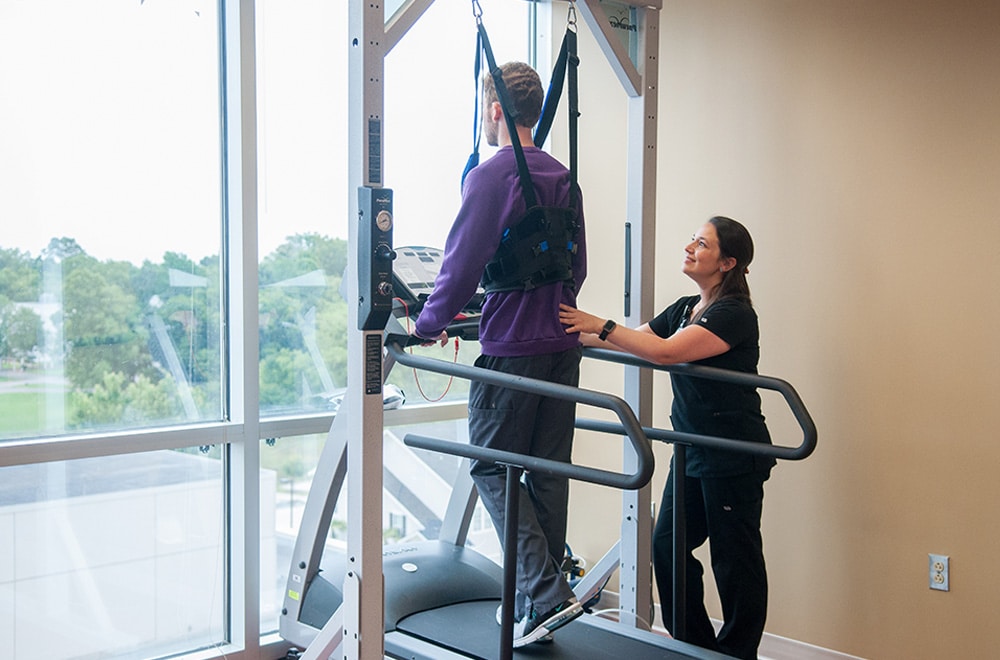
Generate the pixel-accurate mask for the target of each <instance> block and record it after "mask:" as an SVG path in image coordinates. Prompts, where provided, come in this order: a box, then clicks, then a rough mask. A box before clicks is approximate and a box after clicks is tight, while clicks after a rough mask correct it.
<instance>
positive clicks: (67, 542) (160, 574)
mask: <svg viewBox="0 0 1000 660" xmlns="http://www.w3.org/2000/svg"><path fill="white" fill-rule="evenodd" d="M222 482H223V470H222V463H221V461H219V460H218V459H216V458H211V457H209V456H207V455H204V454H202V453H201V452H200V451H199V450H198V449H197V448H192V449H191V450H190V451H158V452H151V453H145V454H128V455H124V456H114V457H109V458H92V459H83V460H75V461H67V462H60V463H46V464H40V465H22V466H16V467H5V468H0V657H4V658H12V659H13V660H30V659H34V658H45V659H46V660H63V659H66V660H69V659H73V658H79V659H83V658H97V657H101V658H135V659H137V660H138V659H141V658H150V657H157V656H162V655H168V654H173V653H179V652H182V651H188V650H191V649H193V648H200V647H206V646H210V645H213V644H218V643H220V642H222V641H223V640H224V638H225V628H224V609H223V602H224V595H225V589H226V586H225V580H224V576H225V565H224V559H223V557H224V555H223V550H224V547H225V543H224V536H223V530H224V524H223V520H224V511H223V500H222V492H223V487H222Z"/></svg>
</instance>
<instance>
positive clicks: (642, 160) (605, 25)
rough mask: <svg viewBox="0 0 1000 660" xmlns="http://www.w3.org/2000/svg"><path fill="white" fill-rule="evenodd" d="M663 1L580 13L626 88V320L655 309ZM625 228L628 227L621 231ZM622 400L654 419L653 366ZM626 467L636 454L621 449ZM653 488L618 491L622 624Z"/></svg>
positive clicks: (648, 608) (639, 600)
mask: <svg viewBox="0 0 1000 660" xmlns="http://www.w3.org/2000/svg"><path fill="white" fill-rule="evenodd" d="M660 7H661V2H660V0H644V1H643V0H610V1H609V0H581V2H580V12H581V14H582V15H583V17H584V20H585V21H586V22H587V25H588V26H589V27H590V30H591V32H592V33H593V34H594V36H595V38H596V39H597V41H598V44H599V45H600V47H601V49H602V50H603V52H604V54H605V56H606V57H607V59H608V61H609V62H610V63H611V67H612V70H614V72H615V74H616V75H617V76H618V79H619V81H620V82H621V84H622V87H623V88H624V89H625V92H626V93H627V94H628V97H629V100H628V155H627V167H628V174H627V177H626V178H627V186H628V188H627V191H626V204H627V210H626V222H627V223H628V231H629V233H630V240H629V241H628V246H630V249H631V255H630V256H631V259H630V260H629V265H630V270H629V272H628V273H627V274H626V283H627V284H626V286H627V290H626V291H625V292H624V293H625V296H624V297H625V309H624V316H625V323H626V325H627V326H628V327H630V328H635V327H637V326H639V325H641V324H642V323H643V322H644V321H645V320H648V319H649V318H651V317H652V315H653V311H654V310H653V291H654V280H655V278H654V276H655V263H656V262H655V259H654V252H655V248H656V122H657V89H658V88H657V79H658V76H659V68H658V65H657V58H658V55H659V39H660V35H659V11H660ZM623 231H625V229H623ZM624 398H625V400H626V401H628V403H629V405H630V406H631V407H632V409H633V410H634V411H635V412H636V416H637V417H638V418H639V422H640V423H641V424H642V425H644V426H651V425H652V401H653V375H652V372H651V370H648V369H645V370H641V369H638V368H636V367H626V368H625V383H624ZM623 465H624V469H625V470H626V471H628V470H631V469H633V468H634V467H635V455H634V453H633V452H632V451H631V450H630V449H628V448H626V450H625V456H624V460H623ZM651 494H652V488H651V487H650V486H648V485H647V486H645V487H643V488H641V489H640V490H638V491H625V492H624V493H623V495H622V539H621V545H620V563H619V581H620V588H619V597H620V613H619V617H620V620H621V621H622V622H625V623H629V624H631V625H634V626H639V627H643V628H648V627H649V626H650V625H652V623H653V621H652V617H653V608H652V513H651V507H650V504H651V502H652V499H651Z"/></svg>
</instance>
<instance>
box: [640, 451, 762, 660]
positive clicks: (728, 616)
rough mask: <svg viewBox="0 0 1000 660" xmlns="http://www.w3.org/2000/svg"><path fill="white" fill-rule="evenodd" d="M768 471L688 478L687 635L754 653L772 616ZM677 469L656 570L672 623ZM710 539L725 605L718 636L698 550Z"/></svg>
mask: <svg viewBox="0 0 1000 660" xmlns="http://www.w3.org/2000/svg"><path fill="white" fill-rule="evenodd" d="M768 475H769V473H768V472H752V473H749V474H741V475H737V476H732V477H713V478H709V477H705V478H697V477H684V497H685V500H684V501H685V507H684V508H685V510H686V518H687V553H686V554H687V565H686V568H687V570H686V576H687V578H686V579H687V599H686V601H685V603H684V607H685V609H686V615H687V622H686V623H687V637H686V639H685V640H684V641H686V642H689V643H691V644H694V645H696V646H700V647H702V648H706V649H711V650H714V651H719V652H721V653H725V654H726V655H730V656H733V657H736V658H743V659H745V660H752V659H755V658H756V657H757V647H758V646H759V645H760V639H761V636H762V635H763V634H764V620H765V618H766V617H767V572H766V570H765V567H764V549H763V542H762V539H761V534H760V517H761V511H762V507H763V500H764V481H765V480H766V479H767V477H768ZM675 478H676V475H675V474H674V470H673V469H672V468H671V470H670V474H669V475H668V477H667V484H666V487H665V488H664V491H663V502H662V504H661V505H660V513H659V516H658V517H657V520H656V528H655V529H654V530H653V570H654V573H655V575H656V584H657V588H658V589H659V595H660V607H661V610H662V613H663V622H664V626H665V627H666V628H667V629H668V630H669V629H670V627H671V626H672V625H673V563H674V562H673V559H674V557H673V540H674V532H673V512H674V498H673V483H674V479H675ZM706 540H708V541H709V547H710V550H711V561H712V572H713V573H714V575H715V583H716V588H717V589H718V592H719V600H720V601H721V604H722V618H723V621H724V623H723V626H722V629H721V630H720V631H719V634H718V636H716V634H715V629H714V628H713V627H712V622H711V621H710V620H709V618H708V613H707V611H706V610H705V603H704V596H705V587H704V583H703V580H702V576H703V575H704V569H703V567H702V565H701V563H700V562H699V561H698V560H697V559H695V558H694V555H693V554H692V551H693V550H694V549H695V548H697V547H699V546H701V545H702V544H703V543H705V541H706Z"/></svg>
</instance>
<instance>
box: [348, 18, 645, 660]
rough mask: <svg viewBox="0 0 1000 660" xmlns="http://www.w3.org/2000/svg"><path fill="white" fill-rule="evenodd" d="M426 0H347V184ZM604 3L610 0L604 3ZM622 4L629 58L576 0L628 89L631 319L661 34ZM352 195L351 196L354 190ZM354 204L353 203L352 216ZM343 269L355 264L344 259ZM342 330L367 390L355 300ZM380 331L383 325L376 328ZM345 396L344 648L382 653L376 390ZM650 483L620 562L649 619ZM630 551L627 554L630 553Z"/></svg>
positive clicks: (369, 179)
mask: <svg viewBox="0 0 1000 660" xmlns="http://www.w3.org/2000/svg"><path fill="white" fill-rule="evenodd" d="M432 2H433V0H408V1H407V2H404V3H403V4H402V6H401V7H400V8H399V9H398V10H397V11H396V12H395V13H394V14H393V15H392V17H390V19H389V20H388V21H387V20H386V17H385V15H384V14H385V9H384V5H383V4H381V3H367V2H363V1H362V0H351V1H350V7H349V15H350V21H349V22H350V26H349V34H350V49H351V57H350V67H349V79H350V90H349V94H350V99H351V102H350V110H349V116H348V124H349V128H348V134H349V154H350V167H349V179H350V187H351V189H352V190H354V189H357V188H359V187H361V186H368V187H374V188H379V187H381V186H382V185H383V183H384V182H383V180H382V120H383V116H384V112H383V110H384V98H383V90H384V58H385V56H386V54H387V53H388V52H389V51H390V50H391V49H392V48H393V46H395V44H396V43H398V41H399V40H400V39H401V38H402V37H403V35H405V34H406V32H407V31H408V30H409V29H410V27H412V26H413V25H414V24H415V23H416V22H417V20H419V18H420V17H421V16H422V15H423V13H424V12H425V11H426V10H427V9H428V8H429V7H430V5H431V4H432ZM605 4H608V3H605ZM611 4H619V5H622V6H624V7H626V8H627V9H628V11H630V12H632V13H633V15H635V16H637V17H638V18H639V21H640V23H641V25H642V26H643V31H642V38H641V39H640V40H639V41H640V43H641V44H642V53H643V58H642V59H641V60H640V61H637V62H634V63H633V62H632V60H631V58H630V56H629V53H628V51H627V49H625V48H624V47H623V46H622V45H621V44H620V42H619V40H618V39H617V37H616V36H614V35H613V33H612V31H611V30H612V26H611V22H610V20H609V18H608V16H607V15H606V14H605V13H604V11H603V9H602V10H600V11H598V7H599V6H600V5H601V3H600V2H599V0H583V2H582V3H581V4H580V5H579V6H580V8H581V10H582V13H583V14H584V17H585V19H586V21H587V23H588V24H589V25H590V27H591V29H592V30H593V32H594V34H595V36H596V37H597V39H598V41H599V42H600V43H601V45H602V48H603V49H604V50H605V53H606V54H607V55H608V59H609V60H610V61H611V64H612V67H613V68H614V69H615V71H616V72H617V73H618V75H619V78H620V79H621V80H622V82H623V85H624V87H625V89H626V92H627V93H628V94H629V97H630V103H629V144H630V145H631V148H630V154H633V153H635V152H636V149H635V146H634V145H640V148H639V151H638V153H635V155H634V156H630V159H629V170H630V174H629V180H630V181H632V182H633V184H632V185H631V186H630V188H629V190H628V216H629V217H630V218H637V219H638V222H639V226H640V237H639V238H640V245H641V248H640V255H641V256H640V258H639V259H638V260H634V261H633V262H632V263H633V271H634V272H636V273H642V274H643V277H635V278H634V280H635V281H639V282H643V283H644V284H643V287H642V291H641V292H640V295H639V296H638V301H639V304H638V307H637V312H638V313H637V314H636V315H626V322H627V323H629V324H630V325H637V319H639V318H644V317H645V316H648V315H649V314H650V313H651V310H652V307H651V305H652V281H653V278H652V277H650V275H651V274H652V273H651V270H652V267H653V260H652V258H651V255H652V250H653V245H654V242H653V240H652V239H653V226H654V222H655V218H654V215H655V201H654V200H655V187H654V186H653V185H652V184H653V182H654V181H655V152H654V151H653V150H652V149H650V148H649V147H651V146H652V145H655V122H656V113H655V108H656V84H655V80H656V75H657V69H656V67H655V59H656V53H657V49H658V34H657V32H656V26H657V15H658V10H659V6H660V0H645V1H644V2H635V1H631V0H626V1H624V2H618V3H611ZM352 199H353V196H352ZM357 212H358V208H356V207H355V208H353V209H352V217H356V216H357ZM358 245H359V242H358V228H357V227H356V224H355V223H354V222H352V223H350V229H349V232H348V246H349V247H348V256H349V258H353V259H356V258H357V255H358ZM348 270H349V272H352V273H353V272H356V268H355V267H353V266H349V269H348ZM358 285H359V283H358V281H357V278H356V277H351V278H348V300H357V299H358V295H359V286H358ZM348 313H349V326H348V327H349V328H351V330H349V332H348V388H349V389H354V390H357V391H359V392H363V391H364V383H365V378H366V373H369V374H370V373H372V371H373V370H374V369H376V368H378V369H379V371H381V370H382V369H381V365H373V364H372V361H375V360H381V355H377V356H376V355H373V353H372V351H368V350H366V347H367V346H369V345H371V344H372V341H373V335H375V334H376V332H375V331H370V330H363V331H358V330H353V328H357V327H358V325H357V320H358V318H357V317H358V310H357V307H356V306H355V305H349V311H348ZM379 336H380V333H379ZM625 387H626V392H627V396H628V397H629V400H630V402H631V403H632V405H633V406H634V407H635V409H636V410H639V411H640V418H643V417H649V416H651V400H652V381H651V379H650V378H648V377H644V376H642V375H640V372H639V371H638V370H636V371H635V373H634V374H630V375H628V376H627V378H626V385H625ZM344 403H345V405H346V406H347V409H346V410H343V411H342V412H346V413H347V417H348V419H349V421H348V425H349V432H348V435H349V438H350V439H349V444H348V451H347V454H348V459H347V471H348V506H349V509H348V577H347V578H346V580H345V599H346V598H347V597H348V596H350V599H351V601H352V602H346V600H345V605H346V606H347V607H345V614H344V649H345V657H347V658H351V659H353V658H364V659H369V658H370V659H376V658H382V657H383V646H384V644H383V640H382V633H383V631H382V628H383V623H384V620H383V603H382V588H383V580H382V574H381V561H382V555H381V544H382V541H381V525H372V524H367V525H365V524H363V523H364V521H372V520H381V515H382V510H381V503H382V478H381V469H382V442H381V439H382V431H383V422H384V420H383V417H382V397H381V392H378V393H375V392H369V393H366V394H365V395H364V396H357V397H345V401H344ZM630 451H631V450H626V457H625V461H626V468H628V467H629V466H631V465H635V462H636V457H635V455H634V454H632V453H630ZM649 501H650V497H649V491H648V490H647V489H643V490H640V491H639V492H638V493H636V494H634V495H628V496H626V500H625V502H624V503H623V508H624V510H625V514H626V515H625V519H626V520H628V521H629V524H628V525H627V526H623V537H625V538H624V539H623V545H622V549H623V550H622V556H623V557H628V558H629V559H628V560H627V561H623V562H622V568H623V570H622V573H623V575H622V584H623V585H626V586H625V588H623V589H622V598H623V615H624V616H623V618H624V620H626V622H627V621H628V619H633V622H636V621H645V622H648V621H649V619H650V618H651V611H652V603H651V599H650V596H649V594H651V577H650V570H649V565H650V561H649V560H650V551H649V544H650V539H651V529H652V528H651V519H650V514H649V510H648V503H649ZM633 557H634V558H635V559H634V561H633V560H632V558H633Z"/></svg>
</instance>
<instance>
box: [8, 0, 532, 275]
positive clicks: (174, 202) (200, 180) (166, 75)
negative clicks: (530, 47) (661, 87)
mask: <svg viewBox="0 0 1000 660" xmlns="http://www.w3.org/2000/svg"><path fill="white" fill-rule="evenodd" d="M481 5H482V7H483V11H484V20H485V21H486V24H487V26H488V28H492V29H491V40H492V41H493V47H494V50H495V51H497V54H498V55H497V59H498V60H499V61H506V60H508V59H523V57H524V55H523V48H524V47H523V45H522V44H523V43H524V35H525V34H526V29H525V27H524V26H525V21H524V13H525V6H526V5H527V3H520V2H517V3H511V2H510V1H509V0H481ZM257 6H258V9H257V23H258V28H257V38H258V59H257V73H258V98H259V105H258V150H259V154H258V162H259V171H258V185H259V197H258V198H259V207H258V215H259V228H258V232H259V238H258V241H259V255H260V256H261V257H263V256H265V255H266V254H268V253H269V252H271V251H272V250H274V249H275V248H276V247H277V246H278V245H280V244H281V243H282V242H283V241H284V240H285V238H286V237H287V236H290V235H293V234H297V233H312V232H316V233H320V234H323V235H326V236H334V237H341V238H346V236H347V221H348V218H347V217H346V216H347V215H348V209H349V204H348V195H351V194H353V193H352V191H350V190H349V189H348V182H347V164H348V162H347V161H348V159H347V141H346V131H347V106H346V103H347V102H346V98H347V79H346V71H347V69H346V58H347V49H348V46H347V44H348V37H347V15H346V14H347V12H346V6H347V3H346V2H325V1H324V0H302V1H300V2H294V3H290V2H279V1H277V0H260V1H258V3H257ZM217 22H218V17H217V15H216V5H215V4H214V3H212V2H209V1H208V0H109V1H106V2H100V3H81V2H77V1H75V0H55V2H47V3H44V4H42V3H36V2H30V0H4V1H3V2H0V121H2V122H3V124H4V125H5V126H6V127H9V128H8V129H5V130H3V131H0V247H2V248H17V249H20V250H23V251H26V252H29V253H30V254H32V255H33V256H37V255H38V254H39V253H40V252H41V251H42V249H43V248H44V247H45V246H46V245H47V244H48V242H49V240H50V239H52V238H54V237H63V236H65V237H70V238H74V239H76V241H77V242H78V243H79V244H80V245H81V247H82V248H83V249H84V250H85V251H86V252H87V253H88V254H90V255H92V256H94V257H97V258H98V259H101V260H107V259H115V260H127V261H131V262H133V263H136V264H139V263H141V262H142V261H143V260H146V259H148V260H151V261H154V262H159V261H161V260H162V257H163V254H164V253H165V252H168V251H171V252H178V253H181V254H186V255H187V256H188V257H190V258H192V259H195V260H198V259H201V258H203V257H205V256H209V255H215V254H218V253H219V245H220V230H219V227H220V221H219V219H220V214H221V211H220V189H221V185H222V183H221V178H220V168H221V166H220V155H219V152H220V147H219V93H218V89H219V79H218V76H219V73H218V67H217V65H216V62H217V56H216V52H217V51H216V49H217V32H216V30H217ZM474 30H475V28H474V24H473V20H472V17H471V12H470V10H469V6H468V3H465V2H458V3H456V2H454V1H453V0H446V1H442V2H437V3H434V5H432V6H431V8H430V9H429V10H428V12H427V13H426V14H425V16H424V17H422V18H421V20H420V21H419V22H418V23H417V25H416V26H415V27H414V28H413V29H412V30H411V31H410V33H408V34H407V35H406V37H405V38H404V39H403V40H402V41H401V42H400V44H399V45H398V46H397V47H396V48H395V49H394V50H393V51H392V52H391V53H390V54H389V56H388V57H387V59H386V74H385V80H386V86H385V104H386V112H385V122H384V136H383V141H384V145H385V153H384V161H385V165H384V182H385V183H384V185H385V186H386V187H389V188H392V189H393V190H394V199H395V205H394V215H395V218H396V224H395V227H396V228H395V237H394V238H395V243H396V245H397V246H402V245H426V244H430V245H433V246H435V247H440V246H443V244H444V240H445V236H446V234H447V230H448V227H449V226H450V223H451V220H452V219H453V217H454V213H455V210H456V209H457V206H458V203H459V183H460V178H461V173H462V168H463V167H464V165H465V160H466V158H467V156H468V154H469V152H470V150H471V146H472V136H473V131H472V123H473V122H472V112H473V103H474V100H473V78H472V71H473V66H472V58H473V49H474V45H473V44H474V39H475V31H474ZM442 37H444V38H442ZM487 155H488V152H487V153H486V154H484V157H486V156H487Z"/></svg>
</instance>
